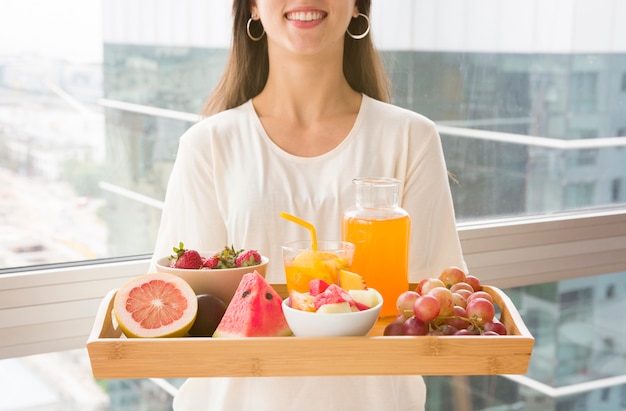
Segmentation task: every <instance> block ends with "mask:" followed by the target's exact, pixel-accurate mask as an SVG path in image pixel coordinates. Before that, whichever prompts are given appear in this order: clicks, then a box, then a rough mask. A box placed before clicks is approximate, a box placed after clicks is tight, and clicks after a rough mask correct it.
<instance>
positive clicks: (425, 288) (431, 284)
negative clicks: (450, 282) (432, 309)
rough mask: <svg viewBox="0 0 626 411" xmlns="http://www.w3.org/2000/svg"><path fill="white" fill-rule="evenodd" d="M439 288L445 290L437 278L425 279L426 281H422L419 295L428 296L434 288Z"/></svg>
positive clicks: (444, 286)
mask: <svg viewBox="0 0 626 411" xmlns="http://www.w3.org/2000/svg"><path fill="white" fill-rule="evenodd" d="M440 287H442V288H446V285H445V284H444V283H443V281H441V280H440V279H438V278H427V279H426V281H424V282H423V283H422V285H421V287H420V290H421V294H422V295H424V294H428V292H429V291H430V290H433V289H435V288H440ZM446 289H447V288H446Z"/></svg>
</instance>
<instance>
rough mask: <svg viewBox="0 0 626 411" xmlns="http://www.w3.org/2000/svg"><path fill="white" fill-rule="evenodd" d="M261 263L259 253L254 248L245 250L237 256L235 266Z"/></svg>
mask: <svg viewBox="0 0 626 411" xmlns="http://www.w3.org/2000/svg"><path fill="white" fill-rule="evenodd" d="M260 263H261V254H259V252H258V251H256V250H247V251H244V252H242V253H241V254H239V255H238V256H237V260H236V261H235V265H236V266H237V267H250V266H253V265H258V264H260Z"/></svg>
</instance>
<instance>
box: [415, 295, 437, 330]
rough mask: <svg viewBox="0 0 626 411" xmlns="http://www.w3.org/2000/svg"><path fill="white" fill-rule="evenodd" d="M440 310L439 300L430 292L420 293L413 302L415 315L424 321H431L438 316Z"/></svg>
mask: <svg viewBox="0 0 626 411" xmlns="http://www.w3.org/2000/svg"><path fill="white" fill-rule="evenodd" d="M440 310H441V304H440V303H439V300H438V299H437V298H436V297H434V296H432V295H430V294H427V295H420V296H419V297H418V298H417V299H416V300H415V304H413V313H414V314H415V317H416V318H417V319H418V320H420V321H422V322H424V323H429V322H431V321H432V320H434V319H435V318H437V316H438V315H439V311H440Z"/></svg>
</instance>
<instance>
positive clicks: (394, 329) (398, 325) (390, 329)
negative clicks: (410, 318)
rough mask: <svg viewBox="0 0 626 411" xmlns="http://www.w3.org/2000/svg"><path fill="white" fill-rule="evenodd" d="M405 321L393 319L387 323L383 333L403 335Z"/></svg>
mask: <svg viewBox="0 0 626 411" xmlns="http://www.w3.org/2000/svg"><path fill="white" fill-rule="evenodd" d="M403 323H404V322H403V321H398V320H396V321H393V322H390V323H389V324H387V326H386V327H385V331H384V332H383V335H402V334H403V333H404V326H403V325H402V324H403Z"/></svg>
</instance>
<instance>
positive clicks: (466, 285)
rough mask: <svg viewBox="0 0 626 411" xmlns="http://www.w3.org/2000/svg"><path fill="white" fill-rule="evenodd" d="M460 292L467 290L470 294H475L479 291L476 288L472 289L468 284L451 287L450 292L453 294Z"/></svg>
mask: <svg viewBox="0 0 626 411" xmlns="http://www.w3.org/2000/svg"><path fill="white" fill-rule="evenodd" d="M458 290H467V291H469V292H470V293H473V292H474V291H477V290H474V288H472V286H471V285H469V284H468V283H466V282H460V283H456V284H452V287H450V291H452V292H453V293H454V292H457V291H458Z"/></svg>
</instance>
